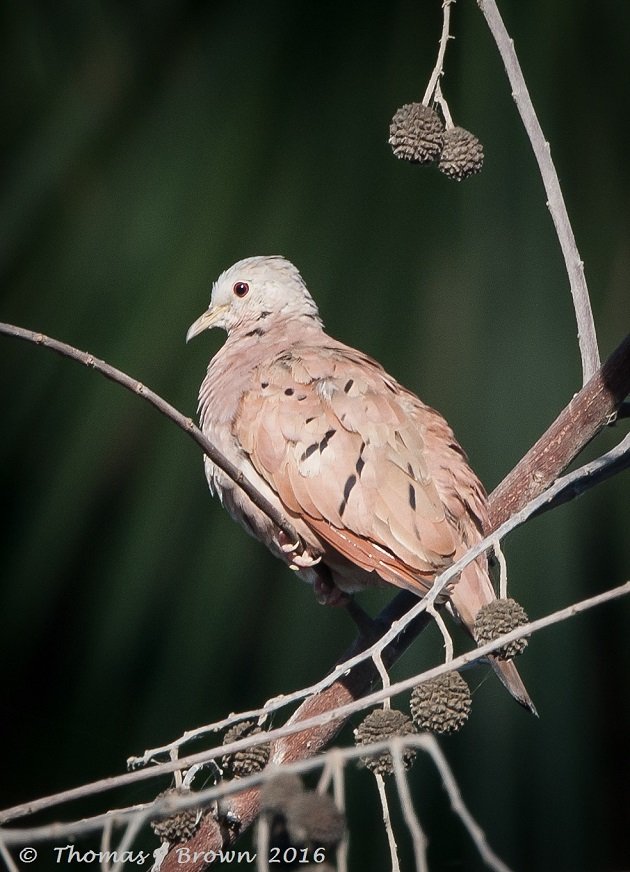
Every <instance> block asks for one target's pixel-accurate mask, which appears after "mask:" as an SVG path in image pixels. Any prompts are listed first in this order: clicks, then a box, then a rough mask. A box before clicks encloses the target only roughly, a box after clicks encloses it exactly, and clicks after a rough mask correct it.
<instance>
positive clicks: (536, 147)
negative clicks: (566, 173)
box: [477, 0, 599, 384]
mask: <svg viewBox="0 0 630 872" xmlns="http://www.w3.org/2000/svg"><path fill="white" fill-rule="evenodd" d="M477 4H478V6H479V8H480V9H481V11H482V13H483V15H484V17H485V19H486V21H487V23H488V27H489V28H490V32H491V33H492V36H493V38H494V41H495V42H496V44H497V48H498V49H499V54H500V55H501V60H502V61H503V65H504V67H505V71H506V73H507V76H508V79H509V82H510V85H511V87H512V97H513V98H514V102H515V103H516V107H517V109H518V111H519V114H520V116H521V120H522V122H523V126H524V127H525V131H526V132H527V136H528V137H529V141H530V142H531V145H532V149H533V152H534V155H535V157H536V161H537V162H538V168H539V170H540V175H541V177H542V181H543V185H544V186H545V192H546V194H547V206H548V208H549V212H550V214H551V217H552V219H553V223H554V227H555V228H556V234H557V236H558V242H559V243H560V248H561V249H562V254H563V257H564V263H565V266H566V270H567V274H568V276H569V283H570V286H571V295H572V297H573V308H574V309H575V317H576V320H577V327H578V341H579V344H580V354H581V356H582V375H583V382H584V384H586V382H587V381H588V379H589V378H590V377H591V376H592V375H593V373H594V372H595V371H596V370H597V368H598V367H599V350H598V347H597V336H596V333H595V323H594V321H593V313H592V310H591V301H590V298H589V294H588V287H587V285H586V276H585V275H584V262H583V261H582V259H581V257H580V253H579V251H578V248H577V244H576V242H575V236H574V235H573V228H572V227H571V222H570V220H569V215H568V213H567V208H566V206H565V203H564V197H563V196H562V189H561V188H560V182H559V180H558V174H557V173H556V168H555V166H554V164H553V160H552V159H551V149H550V147H549V143H548V142H547V141H546V139H545V136H544V134H543V131H542V128H541V126H540V122H539V121H538V116H537V115H536V111H535V109H534V105H533V103H532V100H531V97H530V96H529V91H528V89H527V85H526V83H525V77H524V76H523V71H522V70H521V65H520V63H519V60H518V57H517V55H516V50H515V48H514V40H513V39H511V38H510V35H509V33H508V32H507V30H506V27H505V24H504V23H503V19H502V18H501V14H500V12H499V9H498V7H497V4H496V2H495V0H477Z"/></svg>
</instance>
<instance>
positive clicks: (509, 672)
mask: <svg viewBox="0 0 630 872" xmlns="http://www.w3.org/2000/svg"><path fill="white" fill-rule="evenodd" d="M482 560H483V558H482ZM496 598H497V597H496V593H495V592H494V587H493V586H492V582H491V581H490V577H489V576H488V573H487V571H486V570H485V568H484V566H483V565H480V564H479V563H478V562H477V561H473V562H472V563H469V564H468V566H467V567H466V569H464V571H463V572H462V574H461V576H460V578H459V581H458V582H457V583H456V584H455V586H454V587H453V589H452V591H451V592H450V600H451V605H452V606H453V608H454V610H455V612H456V614H457V617H458V618H459V619H460V621H461V622H462V624H463V625H464V627H465V628H466V630H467V631H468V633H470V635H471V636H473V627H474V625H475V617H476V616H477V612H478V611H479V609H480V608H481V607H482V606H485V605H487V604H488V603H491V602H492V601H493V600H495V599H496ZM473 638H474V636H473ZM488 660H489V661H490V664H491V665H492V668H493V669H494V671H495V672H496V674H497V676H498V677H499V679H500V680H501V683H502V684H503V686H504V687H505V688H506V689H507V690H508V691H509V692H510V693H511V694H512V696H513V697H514V699H515V700H516V701H517V702H518V703H520V704H521V705H522V706H524V707H525V708H526V709H529V711H530V712H532V714H535V715H536V716H538V712H537V711H536V706H535V705H534V703H533V702H532V700H531V698H530V696H529V694H528V693H527V690H526V688H525V685H524V684H523V681H522V679H521V676H520V675H519V674H518V669H517V668H516V666H515V665H514V662H513V661H512V660H497V658H496V657H489V658H488Z"/></svg>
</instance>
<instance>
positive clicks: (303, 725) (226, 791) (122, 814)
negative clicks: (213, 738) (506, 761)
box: [0, 581, 630, 868]
mask: <svg viewBox="0 0 630 872" xmlns="http://www.w3.org/2000/svg"><path fill="white" fill-rule="evenodd" d="M629 594H630V581H626V582H625V583H624V584H622V585H619V586H618V587H615V588H612V589H611V590H608V591H605V592H604V593H600V594H597V595H596V596H593V597H589V598H588V599H585V600H582V601H580V602H578V603H574V604H573V605H570V606H567V607H566V608H564V609H559V610H558V611H556V612H553V613H551V614H549V615H546V616H545V617H543V618H539V619H537V620H535V621H531V622H530V623H528V624H526V625H524V626H522V627H517V628H516V629H515V630H512V631H511V632H509V633H505V634H504V635H503V636H499V637H498V638H496V639H494V640H493V641H492V642H489V643H488V644H486V645H483V646H480V647H479V648H476V649H474V650H473V651H469V652H467V653H466V654H462V655H461V656H459V657H456V658H455V659H454V660H453V661H452V662H451V663H442V664H440V665H438V666H435V667H433V668H432V669H428V670H427V671H426V672H423V673H422V674H420V675H415V676H412V677H410V678H405V679H403V680H401V681H398V682H396V683H395V684H392V685H391V686H390V687H389V688H385V689H381V690H378V691H375V692H374V693H371V694H369V695H365V696H364V697H363V698H362V699H359V700H356V701H354V702H351V703H348V704H344V705H341V706H339V707H338V708H334V709H329V710H326V711H323V712H321V713H318V714H317V715H315V716H312V717H309V718H308V719H307V718H306V717H304V718H303V719H302V720H295V719H292V720H291V721H290V722H288V723H287V724H285V725H284V726H283V727H279V728H278V729H276V730H270V731H269V732H268V733H267V734H266V735H265V739H266V740H268V741H273V742H274V743H275V745H276V746H278V745H280V744H281V743H282V742H283V741H286V740H287V739H288V738H290V737H291V736H295V735H311V733H312V731H313V729H314V728H319V727H327V726H329V725H330V723H331V722H332V723H336V724H337V727H338V726H339V722H340V721H341V720H342V719H345V718H346V717H348V716H349V715H351V714H354V713H355V712H358V711H361V710H362V709H364V708H366V707H368V706H371V705H376V704H380V703H382V702H383V700H384V699H386V698H387V697H391V696H395V695H397V694H399V693H403V692H406V691H408V690H410V689H411V688H412V687H415V686H416V685H417V684H418V683H419V682H421V681H430V680H431V679H432V678H436V677H438V676H440V675H443V674H445V673H446V672H450V671H451V670H453V669H456V670H459V669H462V668H463V667H465V666H469V665H471V664H472V663H475V662H477V661H479V660H482V659H484V658H486V657H487V656H488V654H491V653H493V652H494V651H496V650H497V649H498V648H501V647H503V646H504V645H506V644H508V643H509V642H512V641H514V640H515V639H522V638H524V637H526V636H532V635H534V634H535V633H537V632H539V631H540V630H542V629H545V628H547V627H551V626H554V625H555V624H558V623H561V622H562V621H566V620H568V619H569V618H572V617H574V616H575V615H578V614H581V613H582V612H586V611H588V610H589V609H592V608H595V607H596V606H599V605H603V604H604V603H607V602H612V601H613V600H615V599H619V598H620V597H623V596H627V595H629ZM307 702H309V701H308V700H307ZM410 738H413V736H412V737H410ZM260 741H261V736H260V734H258V735H254V736H248V737H246V738H245V739H240V740H239V741H238V742H233V743H230V744H229V745H218V746H216V747H215V748H210V749H208V750H206V751H200V752H199V753H197V754H192V755H190V756H189V757H185V758H182V759H180V760H179V761H173V760H169V761H167V762H165V763H161V764H159V765H157V766H154V767H151V768H149V769H140V770H137V771H135V772H127V773H125V774H123V775H118V776H116V777H113V778H104V779H101V780H100V781H95V782H92V783H91V784H86V785H82V786H81V787H78V788H73V789H71V790H66V791H62V792H61V793H57V794H54V795H53V796H48V797H43V798H41V799H38V800H34V801H33V802H30V803H26V804H24V805H19V806H14V807H13V808H9V809H6V810H4V811H3V812H0V823H5V822H7V821H10V820H12V819H15V818H17V817H21V816H23V815H26V814H30V813H35V812H39V811H42V810H44V809H46V808H51V807H54V806H56V805H60V804H61V803H65V802H69V801H71V800H77V799H82V798H84V797H86V796H91V795H95V794H97V793H102V792H104V791H107V790H113V789H114V788H119V787H123V786H125V785H128V784H132V783H136V782H139V781H144V780H148V779H150V778H155V777H158V776H162V775H165V774H167V773H169V772H173V771H174V770H175V769H176V768H177V767H179V768H188V767H190V766H192V765H194V764H196V763H200V762H205V761H207V760H210V759H213V758H216V757H220V756H222V755H223V754H224V753H233V752H234V751H237V750H243V749H244V748H249V747H252V746H253V745H255V744H257V743H260ZM317 750H319V749H317ZM352 750H354V751H356V750H357V749H336V750H335V753H337V754H339V755H340V756H343V757H345V756H348V755H349V756H357V754H354V755H353V754H351V753H350V752H351V751H352ZM357 753H358V755H360V754H364V753H365V750H364V749H363V748H362V749H359V750H358V752H357ZM277 756H281V757H282V762H284V763H287V764H288V763H293V764H294V765H293V766H291V769H292V770H293V771H296V772H300V773H302V772H307V771H310V770H312V769H316V768H319V767H321V766H322V765H323V758H322V757H318V758H312V757H311V758H306V756H305V754H304V753H302V755H301V756H298V755H297V754H296V755H294V756H293V757H291V755H289V754H288V753H282V751H280V754H278V750H277V748H276V750H275V751H274V754H273V763H274V764H276V765H277V764H278V762H279V761H278V760H277V759H275V758H276V757H277ZM270 777H273V774H272V771H270V770H269V769H267V770H263V772H261V773H257V774H256V775H251V776H248V777H247V778H242V779H237V780H235V781H230V782H223V783H222V784H220V785H218V786H216V787H211V788H209V789H207V790H202V791H199V792H196V793H190V794H188V795H183V796H181V797H177V798H172V799H171V798H169V799H165V798H161V799H158V800H156V801H155V802H154V803H149V804H145V805H136V806H133V807H131V808H127V809H116V810H113V811H110V812H107V813H105V814H102V815H97V816H95V817H93V818H86V819H84V820H81V821H73V822H71V823H64V824H60V823H55V824H49V825H46V826H40V827H30V828H28V829H27V828H24V829H13V828H10V829H3V830H2V831H1V835H2V839H3V841H4V843H5V844H6V845H13V844H24V843H25V842H26V843H28V842H35V841H43V840H46V839H50V838H56V837H60V836H64V835H70V834H75V835H79V834H82V833H87V832H93V831H95V830H99V829H100V828H101V827H102V826H103V824H104V822H105V820H106V819H107V818H108V817H111V816H112V815H114V816H115V822H116V823H124V822H126V819H127V818H128V817H129V816H130V815H137V816H139V817H140V818H141V820H146V819H148V818H153V817H157V816H159V814H160V813H163V812H165V811H169V812H172V811H173V810H175V809H177V810H179V809H184V808H193V807H196V806H198V805H207V804H208V803H210V802H211V801H213V800H216V799H219V798H221V799H223V800H225V799H226V797H228V796H234V795H235V800H238V806H236V805H235V804H233V805H232V806H231V807H230V808H231V811H233V812H234V811H236V810H238V807H240V806H241V804H250V803H251V800H252V797H251V796H247V795H248V794H252V793H253V792H255V793H257V791H258V785H259V784H261V783H262V782H263V781H265V780H267V779H268V778H270ZM255 816H256V815H254V818H255ZM239 820H240V818H239ZM252 820H253V818H252ZM251 822H252V821H249V822H248V823H251ZM204 823H206V824H207V823H208V816H206V818H205V819H204ZM213 823H214V824H216V828H217V832H218V833H219V835H220V837H221V839H223V837H224V836H225V833H221V832H220V830H219V825H218V824H217V823H216V822H213ZM243 829H244V826H242V827H241V828H240V830H239V832H242V831H243ZM234 838H235V835H234V833H232V834H231V836H229V839H231V840H232V841H233V840H234ZM222 846H223V847H224V846H225V845H224V844H222V842H221V841H220V842H218V843H216V844H215V846H214V849H216V850H218V849H219V848H220V847H222ZM212 849H213V848H212V846H210V847H206V848H204V849H203V850H206V851H208V850H212ZM198 850H202V848H201V847H199V848H198ZM164 868H167V867H164Z"/></svg>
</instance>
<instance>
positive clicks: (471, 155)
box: [438, 127, 483, 182]
mask: <svg viewBox="0 0 630 872" xmlns="http://www.w3.org/2000/svg"><path fill="white" fill-rule="evenodd" d="M482 166H483V146H482V144H481V143H480V142H479V140H478V139H477V137H476V136H475V135H474V134H472V133H470V131H468V130H464V128H463V127H451V128H449V129H448V130H445V131H444V145H443V148H442V153H441V155H440V159H439V161H438V169H439V171H440V172H441V173H444V175H445V176H448V178H449V179H453V180H454V181H456V182H461V181H462V179H466V178H468V176H473V175H475V173H479V172H481V168H482Z"/></svg>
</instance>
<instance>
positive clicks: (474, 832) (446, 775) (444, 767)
mask: <svg viewBox="0 0 630 872" xmlns="http://www.w3.org/2000/svg"><path fill="white" fill-rule="evenodd" d="M420 738H423V739H424V742H423V747H424V750H425V751H426V752H427V753H428V754H430V755H431V759H432V760H433V762H434V763H435V766H436V768H437V770H438V772H439V773H440V777H441V779H442V783H443V785H444V787H445V789H446V792H447V793H448V798H449V800H450V802H451V808H452V809H453V811H454V812H455V814H456V815H458V817H459V818H460V820H461V822H462V823H463V824H464V826H465V827H466V830H467V831H468V832H469V834H470V836H471V838H472V840H473V841H474V843H475V846H476V848H477V850H478V851H479V854H480V856H481V858H482V859H483V861H484V863H485V864H486V866H488V868H490V869H493V870H494V872H511V870H510V868H509V866H506V865H505V863H504V862H503V860H501V858H500V857H497V855H496V854H495V853H494V851H493V850H492V848H491V847H490V845H489V844H488V840H487V839H486V835H485V833H484V832H483V830H482V829H481V827H480V826H479V824H478V823H477V821H476V820H475V819H474V818H473V816H472V815H471V813H470V812H469V811H468V809H467V807H466V805H465V803H464V800H463V799H462V794H461V791H460V789H459V787H458V786H457V781H456V780H455V776H454V775H453V773H452V771H451V768H450V766H449V765H448V763H447V761H446V757H445V756H444V754H443V753H442V749H441V748H440V746H439V745H438V743H437V740H436V738H435V736H432V735H430V734H429V733H424V734H423V735H422V736H421V737H420Z"/></svg>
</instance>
